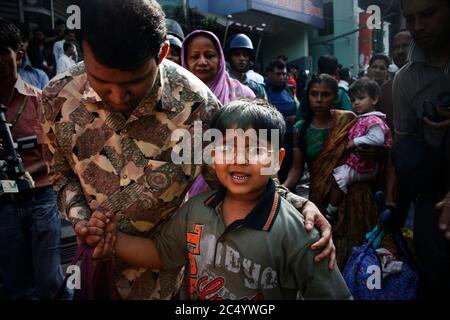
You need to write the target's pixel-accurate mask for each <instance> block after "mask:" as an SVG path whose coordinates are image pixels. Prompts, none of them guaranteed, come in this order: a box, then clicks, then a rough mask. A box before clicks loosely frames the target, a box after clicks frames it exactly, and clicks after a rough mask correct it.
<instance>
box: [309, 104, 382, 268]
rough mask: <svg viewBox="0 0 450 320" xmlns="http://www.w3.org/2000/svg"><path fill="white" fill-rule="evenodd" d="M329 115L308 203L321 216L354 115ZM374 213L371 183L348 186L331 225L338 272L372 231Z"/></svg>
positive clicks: (344, 153)
mask: <svg viewBox="0 0 450 320" xmlns="http://www.w3.org/2000/svg"><path fill="white" fill-rule="evenodd" d="M332 115H333V120H332V124H331V127H330V131H329V135H328V138H327V141H326V142H325V145H324V147H323V148H322V150H321V152H320V154H319V155H318V156H317V158H316V159H315V160H313V161H312V163H311V168H310V172H311V186H310V200H311V201H313V202H314V203H315V204H316V205H317V206H318V207H319V208H320V209H321V211H322V212H324V211H325V208H326V206H327V205H328V202H329V195H330V191H331V187H332V185H333V170H334V168H336V167H338V166H339V165H341V164H343V163H344V162H345V159H346V156H347V150H346V147H347V143H348V138H347V135H348V131H349V130H350V128H351V127H352V125H353V124H354V123H355V120H356V116H355V114H354V113H352V112H348V111H342V110H333V111H332ZM377 212H378V210H377V207H376V203H375V198H374V195H373V190H372V188H371V184H370V182H361V183H354V184H352V185H350V186H349V189H348V193H347V195H345V196H344V198H343V200H342V202H341V204H340V206H339V218H338V221H337V222H336V223H335V224H334V225H333V241H334V244H335V246H336V253H337V262H338V266H339V268H341V269H343V268H344V266H345V262H346V261H347V259H348V257H349V255H350V254H351V250H352V248H353V247H354V246H358V245H360V244H361V243H362V240H363V238H364V235H365V234H366V232H368V231H370V230H371V229H372V228H373V227H374V225H375V224H376V219H377Z"/></svg>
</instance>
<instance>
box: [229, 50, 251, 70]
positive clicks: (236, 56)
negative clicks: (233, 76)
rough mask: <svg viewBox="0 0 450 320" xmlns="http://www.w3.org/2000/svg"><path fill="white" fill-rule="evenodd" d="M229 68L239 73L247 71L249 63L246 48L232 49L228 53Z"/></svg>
mask: <svg viewBox="0 0 450 320" xmlns="http://www.w3.org/2000/svg"><path fill="white" fill-rule="evenodd" d="M230 58H231V61H230V63H231V68H232V69H233V70H236V71H238V72H240V73H244V72H247V70H248V65H249V63H250V55H249V53H248V50H247V49H234V50H233V51H232V52H231V55H230Z"/></svg>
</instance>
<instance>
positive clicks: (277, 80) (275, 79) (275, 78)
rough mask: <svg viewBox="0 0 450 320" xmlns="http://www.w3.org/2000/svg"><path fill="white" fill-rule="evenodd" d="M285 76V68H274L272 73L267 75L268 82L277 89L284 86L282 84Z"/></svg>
mask: <svg viewBox="0 0 450 320" xmlns="http://www.w3.org/2000/svg"><path fill="white" fill-rule="evenodd" d="M286 75H287V72H286V68H284V69H278V68H275V69H274V70H273V71H270V72H269V73H268V76H269V79H270V81H271V82H272V83H273V84H274V85H276V86H279V87H281V86H282V85H284V83H285V82H286Z"/></svg>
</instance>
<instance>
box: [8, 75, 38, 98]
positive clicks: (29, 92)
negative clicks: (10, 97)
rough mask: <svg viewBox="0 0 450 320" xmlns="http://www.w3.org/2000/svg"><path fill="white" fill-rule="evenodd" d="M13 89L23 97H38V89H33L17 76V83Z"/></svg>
mask: <svg viewBox="0 0 450 320" xmlns="http://www.w3.org/2000/svg"><path fill="white" fill-rule="evenodd" d="M14 89H16V90H17V92H19V93H20V94H21V95H24V96H30V97H37V96H39V93H40V92H39V89H37V88H34V87H32V86H30V85H29V84H27V83H26V82H25V81H23V80H22V77H21V76H20V75H19V74H18V75H17V81H16V84H15V85H14Z"/></svg>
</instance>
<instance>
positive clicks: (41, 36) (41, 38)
mask: <svg viewBox="0 0 450 320" xmlns="http://www.w3.org/2000/svg"><path fill="white" fill-rule="evenodd" d="M34 37H35V38H36V40H37V42H39V43H41V42H42V41H44V39H45V36H44V33H43V32H41V31H37V32H35V33H34Z"/></svg>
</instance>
